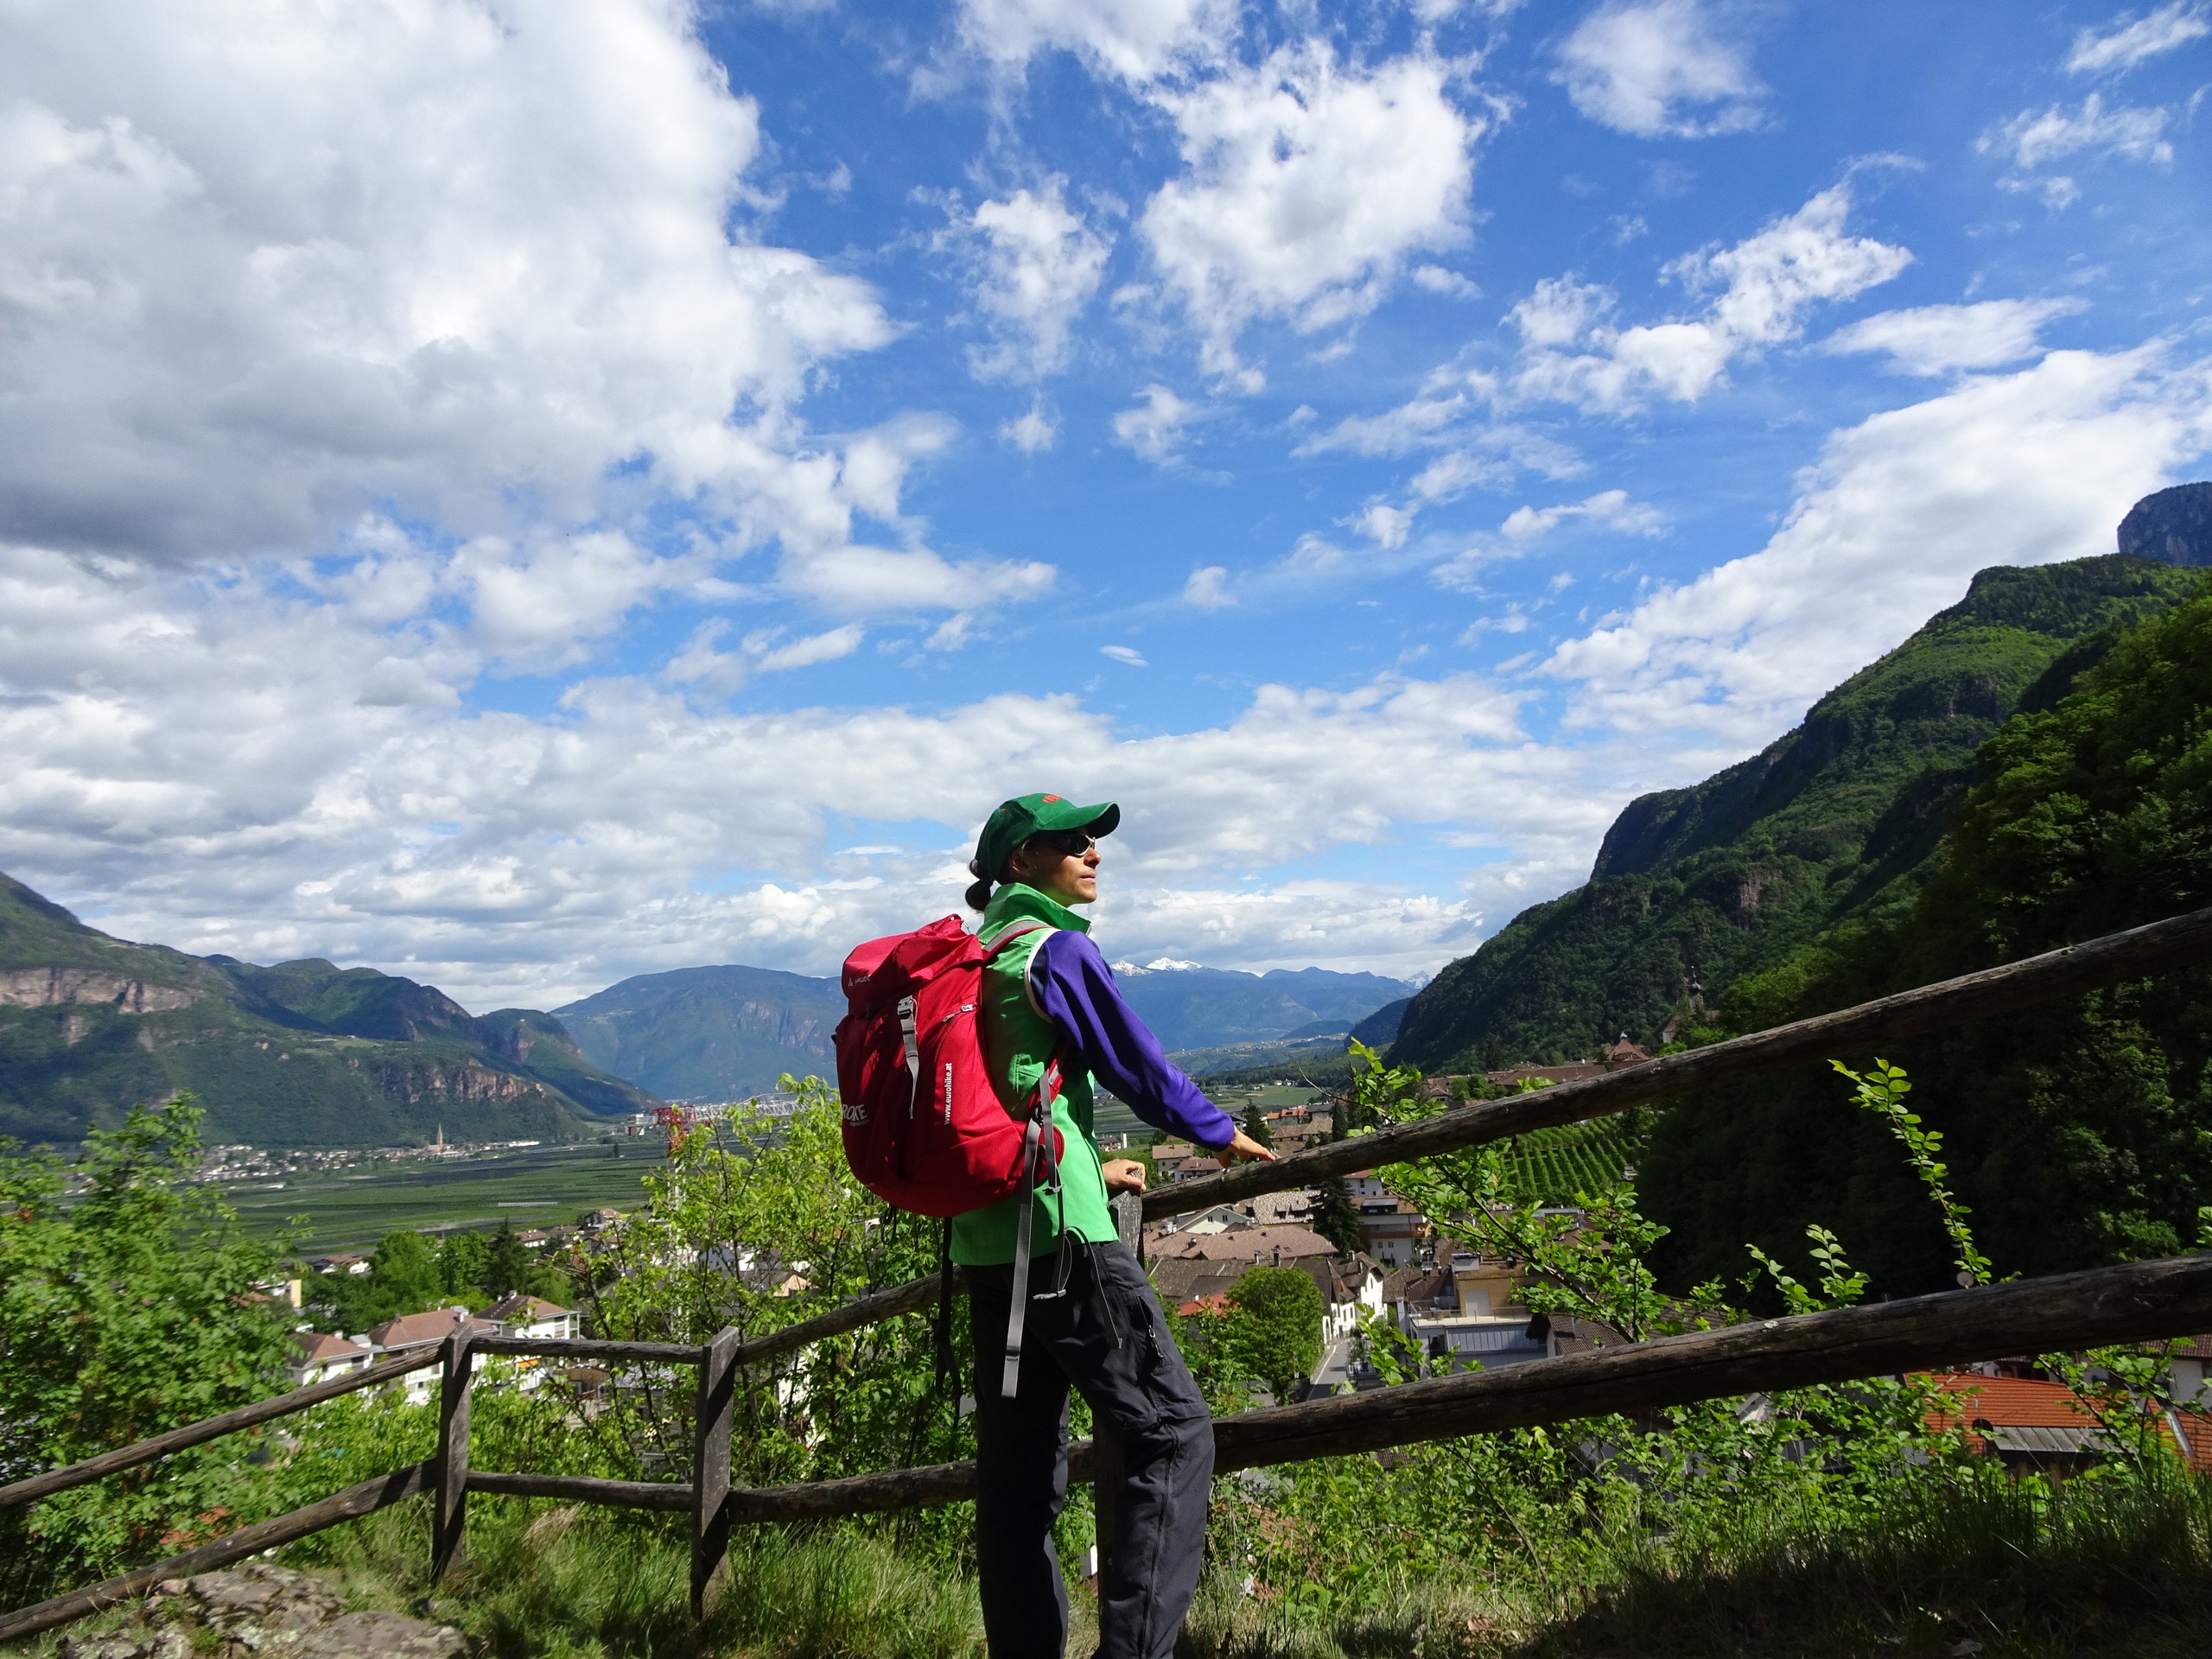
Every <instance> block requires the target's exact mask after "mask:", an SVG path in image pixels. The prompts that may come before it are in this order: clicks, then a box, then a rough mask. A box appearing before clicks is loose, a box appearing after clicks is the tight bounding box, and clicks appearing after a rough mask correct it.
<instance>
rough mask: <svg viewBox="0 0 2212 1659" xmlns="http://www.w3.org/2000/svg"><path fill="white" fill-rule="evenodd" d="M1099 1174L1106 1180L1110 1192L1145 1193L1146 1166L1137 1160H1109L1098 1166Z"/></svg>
mask: <svg viewBox="0 0 2212 1659" xmlns="http://www.w3.org/2000/svg"><path fill="white" fill-rule="evenodd" d="M1098 1173H1100V1174H1101V1175H1103V1176H1104V1177H1105V1178H1106V1190H1107V1191H1108V1192H1143V1191H1144V1166H1143V1164H1141V1163H1140V1162H1139V1161H1138V1160H1136V1159H1135V1158H1109V1159H1108V1160H1106V1161H1105V1162H1104V1163H1103V1164H1101V1165H1099V1166H1098Z"/></svg>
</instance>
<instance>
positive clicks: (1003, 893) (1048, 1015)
mask: <svg viewBox="0 0 2212 1659" xmlns="http://www.w3.org/2000/svg"><path fill="white" fill-rule="evenodd" d="M1121 820H1122V810H1121V808H1120V807H1118V806H1116V805H1115V804H1112V803H1111V802H1108V803H1106V804H1103V805H1099V806H1078V805H1077V804H1074V803H1073V802H1071V801H1067V800H1064V799H1062V798H1060V797H1059V796H1058V795H1024V796H1022V797H1021V798H1020V799H1018V800H1012V801H1007V802H1005V803H1004V804H1001V806H1000V807H999V809H998V810H996V811H995V812H994V813H992V814H991V816H990V820H989V822H988V823H985V824H984V826H983V833H982V839H981V840H980V842H978V843H977V845H976V857H975V859H974V861H972V862H971V863H970V864H969V867H968V868H969V871H970V872H971V873H972V874H974V875H975V876H976V883H975V885H974V886H972V887H969V889H968V894H967V897H968V903H969V907H970V908H972V909H976V910H980V911H982V912H983V919H982V925H981V926H980V927H979V929H978V930H977V931H978V933H979V935H980V937H981V938H982V942H983V943H984V944H986V945H988V944H991V943H992V942H993V941H994V940H995V938H997V937H998V936H999V935H1000V934H1001V932H1003V931H1006V930H1007V928H1008V927H1010V926H1013V925H1016V924H1020V923H1032V924H1033V923H1036V922H1043V923H1045V924H1046V927H1045V928H1043V929H1033V931H1029V932H1027V933H1025V934H1023V935H1021V936H1020V937H1019V938H1015V939H1014V940H1013V941H1012V942H1011V943H1009V944H1007V947H1006V949H1005V950H1001V951H1000V952H999V953H998V954H997V955H996V956H995V957H992V958H991V960H990V962H989V963H988V966H986V967H985V969H984V970H983V1002H982V1009H981V1010H980V1013H981V1018H982V1038H983V1050H984V1053H985V1055H986V1056H987V1058H988V1060H989V1063H990V1067H991V1073H992V1077H993V1080H994V1082H995V1084H997V1086H998V1088H999V1090H1000V1091H1001V1099H1003V1100H1006V1101H1007V1102H1011V1103H1017V1104H1018V1103H1020V1102H1022V1101H1025V1100H1027V1099H1028V1098H1029V1097H1030V1096H1031V1095H1032V1094H1033V1092H1034V1091H1035V1090H1036V1089H1037V1087H1038V1083H1039V1078H1040V1077H1043V1075H1044V1073H1045V1070H1046V1065H1047V1064H1048V1063H1049V1062H1050V1061H1051V1060H1052V1058H1053V1057H1054V1055H1055V1054H1056V1053H1057V1054H1058V1055H1059V1056H1061V1057H1062V1068H1061V1071H1062V1081H1061V1092H1060V1094H1059V1096H1058V1097H1057V1098H1056V1099H1055V1100H1054V1102H1053V1103H1052V1121H1053V1122H1054V1123H1055V1124H1056V1125H1057V1126H1058V1128H1059V1131H1060V1135H1061V1136H1062V1137H1063V1139H1064V1141H1065V1150H1064V1151H1063V1152H1062V1154H1061V1156H1060V1165H1059V1191H1058V1193H1056V1194H1055V1193H1051V1192H1039V1193H1038V1194H1037V1196H1036V1197H1035V1198H1033V1200H1032V1202H1033V1205H1034V1208H1033V1211H1032V1212H1031V1228H1032V1234H1031V1236H1032V1246H1031V1248H1032V1250H1033V1256H1034V1259H1033V1261H1032V1262H1031V1265H1030V1272H1029V1282H1028V1290H1029V1294H1028V1297H1027V1313H1026V1314H1025V1318H1024V1330H1023V1332H1022V1340H1021V1363H1020V1384H1019V1387H1018V1388H1017V1389H1016V1391H1015V1393H1014V1397H1013V1398H1012V1399H1006V1398H1002V1397H1001V1394H1000V1375H999V1368H998V1367H996V1366H995V1365H991V1364H988V1363H985V1357H986V1356H988V1355H995V1354H998V1353H1001V1352H1002V1351H1004V1350H1005V1348H1006V1346H1007V1343H1006V1336H1007V1317H1008V1314H1009V1313H1010V1312H1011V1310H1012V1302H1013V1291H1014V1267H1013V1262H1014V1236H1015V1230H1016V1223H1017V1221H1018V1219H1019V1215H1018V1206H1019V1205H1020V1202H1021V1200H1020V1198H1019V1197H1016V1198H1007V1199H1005V1200H1003V1201H1001V1203H998V1204H995V1205H991V1206H990V1207H988V1209H983V1210H976V1211H970V1212H969V1213H968V1214H966V1215H963V1216H958V1217H954V1219H953V1224H952V1258H953V1260H954V1261H956V1262H960V1263H961V1264H962V1265H963V1267H964V1268H966V1269H967V1276H968V1290H969V1295H968V1306H969V1319H970V1321H971V1324H970V1326H969V1329H970V1332H971V1333H972V1335H973V1337H974V1339H975V1351H976V1357H977V1363H976V1563H977V1569H978V1572H979V1574H980V1577H981V1580H982V1586H981V1587H982V1603H983V1629H984V1632H985V1635H986V1636H987V1637H988V1640H989V1643H990V1651H991V1656H992V1659H1029V1656H1038V1659H1059V1656H1060V1654H1061V1652H1062V1650H1063V1649H1064V1648H1065V1645H1066V1642H1067V1626H1068V1604H1067V1590H1066V1586H1065V1585H1064V1584H1063V1583H1062V1582H1061V1580H1060V1567H1059V1560H1058V1557H1057V1555H1056V1554H1054V1552H1053V1548H1052V1521H1053V1517H1054V1516H1057V1515H1058V1513H1059V1511H1060V1506H1061V1504H1062V1503H1063V1502H1064V1501H1065V1498H1066V1496H1067V1484H1068V1460H1067V1434H1068V1389H1070V1387H1071V1386H1072V1387H1074V1388H1077V1389H1081V1390H1082V1391H1083V1397H1084V1399H1085V1400H1086V1401H1088V1402H1090V1410H1091V1415H1092V1416H1093V1418H1094V1419H1095V1420H1096V1421H1097V1422H1098V1424H1099V1425H1100V1427H1101V1429H1102V1431H1103V1433H1106V1434H1109V1435H1110V1436H1111V1437H1112V1438H1113V1440H1115V1442H1116V1445H1117V1446H1118V1447H1119V1449H1120V1452H1121V1458H1122V1482H1121V1485H1120V1488H1119V1490H1118V1492H1117V1495H1116V1498H1115V1500H1114V1505H1113V1528H1112V1534H1111V1536H1110V1537H1109V1538H1108V1539H1105V1540H1103V1541H1102V1542H1103V1543H1104V1544H1105V1545H1106V1548H1105V1550H1104V1552H1103V1554H1104V1556H1105V1564H1104V1567H1103V1571H1102V1573H1101V1574H1100V1578H1099V1586H1098V1635H1099V1642H1098V1652H1099V1654H1100V1655H1101V1656H1105V1659H1167V1656H1168V1655H1170V1654H1172V1653H1173V1651H1174V1648H1175V1637H1176V1633H1177V1631H1178V1630H1179V1629H1180V1628H1181V1626H1182V1623H1183V1615H1184V1613H1185V1611H1187V1610H1188V1609H1189V1607H1190V1605H1191V1597H1192V1593H1193V1592H1195V1591H1196V1589H1197V1587H1198V1568H1199V1566H1200V1564H1201V1561H1202V1560H1203V1558H1204V1556H1205V1526H1206V1499H1207V1493H1208V1488H1209V1485H1210V1484H1211V1480H1212V1478H1213V1432H1212V1425H1211V1420H1210V1418H1209V1416H1208V1414H1207V1411H1206V1404H1205V1400H1204V1398H1203V1397H1201V1395H1199V1393H1198V1385H1197V1384H1196V1383H1192V1380H1191V1373H1190V1371H1189V1370H1187V1369H1186V1368H1185V1365H1184V1363H1183V1356H1182V1354H1181V1352H1180V1351H1179V1350H1178V1349H1177V1348H1176V1346H1175V1341H1174V1338H1173V1337H1171V1336H1170V1335H1169V1334H1168V1332H1167V1325H1166V1320H1165V1319H1163V1318H1162V1317H1161V1315H1160V1304H1159V1302H1158V1300H1156V1299H1155V1298H1154V1294H1153V1289H1152V1284H1151V1281H1149V1280H1148V1279H1147V1278H1146V1276H1145V1272H1144V1269H1143V1268H1142V1267H1141V1266H1139V1265H1138V1262H1137V1259H1136V1256H1135V1254H1134V1253H1133V1252H1132V1251H1131V1250H1130V1249H1129V1248H1128V1246H1127V1245H1125V1244H1123V1243H1122V1242H1121V1237H1120V1234H1119V1232H1118V1230H1116V1226H1115V1224H1114V1217H1113V1214H1112V1212H1111V1211H1110V1210H1109V1208H1108V1205H1107V1195H1108V1193H1109V1192H1142V1191H1143V1190H1144V1166H1143V1165H1142V1164H1140V1163H1138V1162H1136V1161H1135V1160H1134V1159H1118V1158H1117V1159H1114V1160H1108V1161H1105V1162H1102V1161H1101V1160H1100V1159H1099V1156H1098V1145H1097V1142H1096V1140H1095V1139H1094V1138H1093V1136H1092V1134H1091V1127H1090V1126H1091V1079H1092V1078H1093V1077H1096V1078H1097V1079H1098V1080H1099V1081H1100V1082H1101V1083H1103V1084H1105V1085H1106V1086H1107V1087H1108V1088H1109V1089H1111V1090H1113V1091H1114V1094H1115V1096H1116V1098H1118V1099H1120V1100H1121V1101H1122V1102H1123V1103H1126V1104H1127V1105H1128V1108H1129V1109H1130V1110H1132V1111H1134V1112H1135V1113H1136V1115H1137V1116H1139V1117H1141V1118H1142V1119H1143V1120H1144V1121H1145V1122H1147V1123H1149V1124H1151V1125H1152V1126H1153V1127H1154V1128H1158V1129H1161V1130H1164V1131H1166V1133H1168V1134H1171V1135H1187V1136H1188V1137H1189V1138H1190V1139H1191V1140H1192V1141H1197V1142H1198V1143H1199V1144H1201V1145H1203V1146H1205V1147H1207V1148H1208V1149H1210V1150H1211V1152H1212V1153H1213V1154H1214V1155H1215V1156H1217V1157H1219V1158H1222V1159H1223V1160H1224V1162H1226V1161H1227V1160H1230V1159H1235V1158H1266V1159H1272V1158H1273V1157H1274V1154H1273V1153H1271V1152H1269V1151H1268V1150H1267V1149H1266V1148H1265V1147H1262V1146H1261V1145H1260V1144H1259V1143H1258V1142H1257V1141H1254V1140H1252V1139H1251V1137H1250V1136H1249V1135H1244V1134H1243V1133H1242V1132H1241V1131H1239V1130H1238V1129H1237V1128H1236V1124H1235V1122H1232V1121H1231V1120H1230V1117H1229V1116H1228V1114H1226V1113H1225V1112H1224V1111H1223V1110H1222V1109H1221V1108H1219V1107H1218V1106H1217V1105H1215V1104H1214V1103H1212V1102H1211V1101H1210V1100H1208V1099H1207V1098H1206V1097H1205V1096H1204V1095H1202V1094H1200V1093H1199V1092H1198V1085H1197V1084H1193V1083H1192V1081H1191V1080H1190V1078H1189V1077H1185V1076H1184V1074H1183V1073H1182V1072H1181V1071H1179V1070H1177V1069H1176V1068H1175V1067H1174V1066H1173V1065H1170V1064H1168V1062H1167V1059H1166V1057H1165V1056H1164V1055H1163V1054H1161V1052H1160V1042H1159V1039H1157V1038H1155V1037H1154V1035H1153V1034H1152V1033H1151V1032H1149V1031H1148V1030H1147V1029H1146V1028H1145V1025H1144V1022H1143V1021H1142V1020H1139V1019H1138V1018H1137V1016H1136V1015H1135V1014H1134V1013H1132V1012H1131V1011H1130V1008H1129V1006H1128V1004H1127V1003H1126V1002H1124V1001H1122V996H1121V993H1120V992H1119V991H1118V990H1117V989H1116V988H1115V984H1114V973H1113V969H1110V968H1109V967H1108V966H1107V965H1106V958H1105V957H1103V956H1101V955H1100V954H1099V952H1098V947H1097V946H1096V945H1095V944H1092V943H1091V942H1090V922H1089V920H1088V919H1086V918H1084V917H1081V916H1078V915H1077V914H1076V912H1075V911H1074V910H1073V909H1072V908H1071V906H1076V905H1087V904H1090V903H1091V902H1093V901H1094V900H1095V899H1096V898H1097V897H1098V838H1099V837H1100V836H1107V835H1110V834H1112V833H1113V830H1114V828H1115V826H1116V824H1118V823H1120V822H1121Z"/></svg>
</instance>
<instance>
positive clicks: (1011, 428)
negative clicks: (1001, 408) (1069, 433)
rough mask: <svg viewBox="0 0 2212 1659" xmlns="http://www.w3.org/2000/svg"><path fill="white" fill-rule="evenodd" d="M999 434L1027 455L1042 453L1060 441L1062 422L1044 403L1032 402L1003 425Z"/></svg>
mask: <svg viewBox="0 0 2212 1659" xmlns="http://www.w3.org/2000/svg"><path fill="white" fill-rule="evenodd" d="M999 436H1000V437H1001V438H1003V439H1004V440H1005V441H1006V442H1008V443H1010V444H1012V445H1013V446H1014V448H1017V449H1019V450H1020V451H1021V453H1022V454H1025V455H1041V454H1044V453H1045V451H1046V450H1047V449H1050V448H1052V446H1053V445H1054V444H1055V443H1057V442H1059V437H1060V423H1059V422H1058V420H1056V419H1055V418H1054V417H1053V416H1052V414H1051V412H1050V411H1048V410H1046V408H1045V406H1044V405H1043V404H1030V406H1029V407H1028V408H1027V409H1026V410H1022V412H1021V413H1020V414H1019V415H1017V416H1014V418H1013V419H1012V420H1010V421H1008V422H1007V423H1005V424H1004V425H1002V426H1001V427H1000V428H999Z"/></svg>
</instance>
